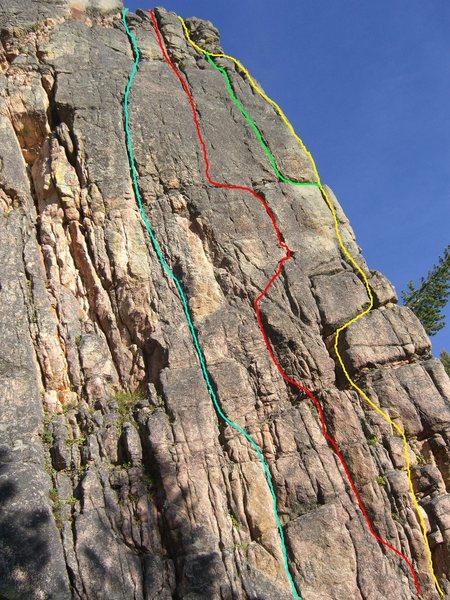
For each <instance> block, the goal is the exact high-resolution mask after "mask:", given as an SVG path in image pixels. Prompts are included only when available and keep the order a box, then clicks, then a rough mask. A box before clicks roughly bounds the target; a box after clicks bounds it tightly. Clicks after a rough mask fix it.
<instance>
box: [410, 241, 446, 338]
mask: <svg viewBox="0 0 450 600" xmlns="http://www.w3.org/2000/svg"><path fill="white" fill-rule="evenodd" d="M449 295H450V246H447V248H446V249H445V250H444V255H443V256H440V257H439V261H438V263H437V264H436V265H434V267H433V269H432V270H431V271H430V272H429V273H428V275H427V277H426V279H425V278H423V277H422V278H421V279H420V285H419V287H418V288H415V287H414V284H413V282H412V281H410V282H409V283H408V289H407V290H406V291H403V292H402V299H403V302H404V304H405V306H408V307H409V308H410V309H411V310H412V311H413V313H414V314H415V315H416V317H418V319H419V320H420V321H421V322H422V325H423V326H424V328H425V331H426V332H427V334H428V335H435V334H436V333H437V332H438V331H440V330H441V329H442V328H443V327H445V315H443V314H442V309H443V308H445V305H446V304H447V302H448V299H449Z"/></svg>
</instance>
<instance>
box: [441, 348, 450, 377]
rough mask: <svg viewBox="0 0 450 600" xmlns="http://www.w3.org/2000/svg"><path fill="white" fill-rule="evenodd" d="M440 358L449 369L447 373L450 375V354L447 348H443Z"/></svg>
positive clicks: (446, 368)
mask: <svg viewBox="0 0 450 600" xmlns="http://www.w3.org/2000/svg"><path fill="white" fill-rule="evenodd" d="M439 358H440V359H441V362H442V364H443V365H444V369H445V370H446V371H447V375H448V376H449V377H450V354H449V353H448V352H447V351H446V350H442V352H441V354H440V356H439Z"/></svg>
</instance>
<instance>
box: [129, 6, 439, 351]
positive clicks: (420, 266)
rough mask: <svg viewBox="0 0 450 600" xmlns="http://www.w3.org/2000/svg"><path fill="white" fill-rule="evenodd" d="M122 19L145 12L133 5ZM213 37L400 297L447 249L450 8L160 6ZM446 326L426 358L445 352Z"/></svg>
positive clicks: (370, 264) (371, 261)
mask: <svg viewBox="0 0 450 600" xmlns="http://www.w3.org/2000/svg"><path fill="white" fill-rule="evenodd" d="M125 6H127V7H128V8H129V9H130V10H135V9H136V8H137V7H140V8H143V9H150V8H153V6H154V5H152V4H145V2H143V1H141V2H136V1H135V0H130V1H129V2H128V3H126V2H125ZM164 7H165V8H166V9H168V10H174V11H175V12H177V13H178V14H180V15H181V16H183V17H190V16H197V17H200V18H203V19H208V20H210V21H212V22H213V23H214V25H215V26H216V27H218V28H219V30H220V33H221V43H222V47H223V48H224V50H225V52H227V53H228V54H231V55H233V56H235V57H236V58H238V59H239V60H240V61H241V62H242V63H243V64H244V65H245V66H246V67H247V68H248V69H249V70H250V72H251V73H252V75H253V77H255V79H256V80H257V81H259V82H260V83H261V85H262V86H263V88H264V90H265V92H266V93H267V94H268V95H269V96H270V97H272V98H273V99H274V100H276V101H277V102H278V103H279V104H280V106H281V107H282V109H283V111H284V112H285V113H286V115H287V117H288V119H289V120H290V121H291V123H292V124H293V126H294V128H295V130H296V131H297V133H298V134H299V135H300V136H301V137H302V139H303V141H304V142H305V144H306V146H307V147H308V149H309V150H310V151H311V153H312V154H313V156H314V158H315V161H316V163H317V166H318V169H319V173H320V175H321V179H322V181H323V182H324V183H327V184H328V185H329V186H330V187H331V188H332V189H333V190H334V192H335V194H336V196H337V197H338V199H339V201H340V203H341V204H342V206H343V208H344V210H345V212H346V214H347V216H348V217H349V218H350V221H351V224H352V226H353V228H354V230H355V233H356V236H357V239H358V243H359V245H360V246H361V247H362V250H363V252H364V255H365V257H366V260H367V262H368V264H369V267H370V268H372V269H378V270H379V271H382V272H383V273H384V274H385V275H386V276H387V277H388V278H389V279H390V280H391V281H392V282H393V284H394V285H395V287H396V289H397V293H398V294H399V295H400V290H402V289H404V288H405V287H406V284H407V282H408V281H409V280H410V279H412V280H414V281H415V282H418V280H419V278H420V277H421V276H425V275H426V273H427V272H428V270H430V269H431V268H432V266H433V264H434V263H435V262H436V261H437V258H438V256H439V254H441V253H442V252H443V250H444V248H445V246H446V245H448V244H449V243H450V35H449V32H450V2H449V1H448V0H433V2H424V1H423V0H377V2H366V1H364V2H362V1H361V0H320V2H318V0H278V1H277V2H276V4H275V3H273V2H272V1H271V2H269V1H267V0H244V1H242V0H226V1H224V2H218V1H215V2H211V1H210V2H206V1H205V0H192V1H191V2H188V1H187V0H166V2H165V3H164ZM446 314H447V321H448V324H447V327H446V328H445V329H444V330H442V331H441V332H439V333H438V334H437V335H436V336H435V337H433V338H432V342H433V352H434V354H435V355H436V354H439V352H440V351H441V350H442V349H444V348H446V349H447V350H448V351H449V352H450V309H449V307H447V311H446Z"/></svg>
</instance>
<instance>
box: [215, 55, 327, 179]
mask: <svg viewBox="0 0 450 600" xmlns="http://www.w3.org/2000/svg"><path fill="white" fill-rule="evenodd" d="M206 58H207V59H208V61H209V63H210V64H211V65H212V66H213V67H214V68H215V69H216V70H217V71H220V72H221V73H222V75H223V76H224V77H225V82H226V85H227V90H228V94H229V95H230V97H231V99H232V100H233V102H234V103H235V104H236V106H237V107H238V109H239V110H240V112H241V113H242V115H243V116H244V117H245V118H246V119H247V121H248V123H249V125H250V126H251V128H252V129H253V131H254V132H255V134H256V136H257V138H258V140H259V141H260V143H261V145H262V147H263V149H264V152H265V153H266V154H267V157H268V159H269V160H270V162H271V163H272V166H273V169H274V171H275V173H276V174H277V176H278V178H279V179H281V181H284V182H285V183H290V184H292V185H297V186H301V185H302V186H310V187H311V186H312V187H317V188H318V187H320V185H319V184H318V183H317V182H315V181H293V180H292V179H288V178H287V177H284V175H283V174H282V173H280V171H279V169H278V167H277V163H276V162H275V159H274V157H273V155H272V153H271V152H270V150H269V148H268V146H267V144H266V142H265V141H264V138H263V136H262V135H261V132H260V131H259V129H258V128H257V127H256V125H255V124H254V122H253V121H252V120H251V118H250V117H249V115H248V113H247V111H246V110H245V108H244V107H243V106H242V104H241V103H240V102H239V100H238V98H237V97H236V95H235V93H234V92H233V88H232V86H231V81H230V78H229V76H228V73H227V72H226V71H225V69H223V68H222V67H219V65H216V63H215V62H214V61H213V60H212V58H211V56H210V54H209V52H206Z"/></svg>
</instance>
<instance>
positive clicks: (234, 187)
mask: <svg viewBox="0 0 450 600" xmlns="http://www.w3.org/2000/svg"><path fill="white" fill-rule="evenodd" d="M150 15H151V17H152V21H153V25H154V27H155V31H156V35H157V38H158V43H159V47H160V48H161V52H162V54H163V56H164V59H165V60H166V62H167V64H168V65H169V66H170V68H171V69H172V71H173V72H174V73H175V75H176V76H177V77H178V79H179V80H180V82H181V85H182V86H183V88H184V91H185V92H186V94H187V96H188V98H189V103H190V105H191V109H192V114H193V117H194V123H195V128H196V129H197V136H198V139H199V141H200V144H201V146H202V150H203V159H204V161H205V175H206V178H207V180H208V181H209V183H210V184H211V185H213V186H215V187H219V188H226V189H228V190H243V191H245V192H249V193H250V194H251V195H252V196H254V197H255V198H256V199H257V200H259V201H260V202H261V203H262V205H263V206H264V208H265V210H266V213H267V214H268V215H269V218H270V220H271V221H272V225H273V228H274V230H275V233H276V236H277V240H278V245H279V246H280V248H283V250H285V251H286V256H285V257H284V258H282V259H281V260H280V262H279V263H278V269H277V271H276V273H275V275H273V277H272V278H271V279H270V281H269V282H268V284H267V285H266V287H265V288H264V290H263V291H262V292H261V293H260V294H259V296H258V297H257V298H256V300H255V311H256V317H257V319H258V324H259V328H260V329H261V333H262V335H263V338H264V343H265V345H266V347H267V350H268V351H269V354H270V358H271V359H272V362H273V363H274V365H275V367H276V368H277V370H278V371H279V373H280V375H281V376H282V377H283V378H284V379H285V380H286V381H287V382H288V383H290V384H291V385H293V386H295V387H296V388H298V389H299V390H302V391H303V392H305V394H307V395H308V396H309V398H311V400H312V401H313V402H314V404H315V406H316V408H317V410H318V412H319V415H320V422H321V426H322V433H323V435H324V436H325V438H326V439H327V440H328V441H329V442H330V444H331V445H332V446H333V448H334V451H335V452H336V454H337V456H338V458H339V460H340V462H341V465H342V467H343V469H344V471H345V474H346V475H347V479H348V482H349V484H350V487H351V488H352V490H353V493H354V494H355V497H356V500H357V502H358V505H359V508H360V509H361V512H362V514H363V515H364V518H365V519H366V522H367V526H368V528H369V531H370V533H371V534H372V535H373V537H374V538H375V539H376V540H378V542H380V544H383V545H384V546H386V547H387V548H389V549H390V550H392V551H393V552H395V554H397V555H398V556H400V558H402V559H403V560H404V561H405V562H406V564H407V565H408V567H409V569H410V571H411V574H412V576H413V579H414V584H415V586H416V591H417V595H418V596H420V594H421V590H420V584H419V580H418V577H417V574H416V572H415V570H414V567H413V566H412V564H411V562H410V561H409V560H408V559H407V557H406V556H405V555H404V554H403V553H402V552H400V550H397V549H396V548H394V546H392V545H391V544H390V543H389V542H387V541H386V540H384V539H383V538H381V537H380V536H378V535H377V534H376V533H375V531H374V529H373V527H372V524H371V522H370V519H369V516H368V514H367V512H366V509H365V508H364V505H363V503H362V501H361V498H360V497H359V494H358V492H357V490H356V487H355V484H354V483H353V480H352V478H351V475H350V473H349V471H348V468H347V465H346V464H345V461H344V459H343V457H342V455H341V453H340V450H339V447H338V445H337V444H336V442H335V441H334V439H333V438H332V437H331V436H330V435H329V434H328V432H327V429H326V425H325V418H324V415H323V411H322V407H321V405H320V403H319V401H318V400H317V399H316V398H315V396H314V395H313V394H312V392H310V391H309V390H308V389H307V388H305V387H303V386H302V385H301V384H300V383H298V382H297V381H294V380H293V379H291V378H290V377H288V376H287V375H286V373H285V372H284V371H283V369H282V367H281V365H280V363H279V362H278V361H277V359H276V358H275V355H274V353H273V351H272V347H271V345H270V343H269V340H268V339H267V335H266V332H265V330H264V325H263V323H262V320H261V314H260V310H259V302H260V300H261V299H262V298H263V297H264V296H265V295H266V294H267V292H268V290H269V288H270V286H271V285H272V283H273V282H274V281H275V280H276V279H277V278H278V277H279V275H280V274H281V271H282V268H283V264H284V263H285V262H287V261H288V260H289V259H290V258H291V250H290V248H289V246H288V245H287V244H285V243H284V242H283V239H282V236H281V233H280V230H279V229H278V226H277V224H276V221H275V217H274V216H273V213H272V211H271V210H270V208H269V206H268V205H267V203H266V201H265V200H264V198H262V197H261V196H259V195H258V194H257V193H256V192H255V191H254V190H252V189H250V188H248V187H245V186H242V185H229V184H226V183H220V182H218V181H214V180H213V179H212V178H211V177H210V175H209V160H208V154H207V151H206V144H205V141H204V140H203V136H202V133H201V131H200V125H199V122H198V118H197V111H196V108H195V103H194V99H193V97H192V94H191V92H190V90H189V87H188V85H187V83H186V81H185V80H184V78H183V77H182V75H181V74H180V72H179V71H178V69H177V68H176V67H175V65H174V64H173V63H172V61H171V60H170V58H169V56H168V54H167V52H166V50H165V48H164V46H163V42H162V38H161V33H160V31H159V27H158V23H157V21H156V18H155V15H154V13H153V11H152V10H151V11H150Z"/></svg>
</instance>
